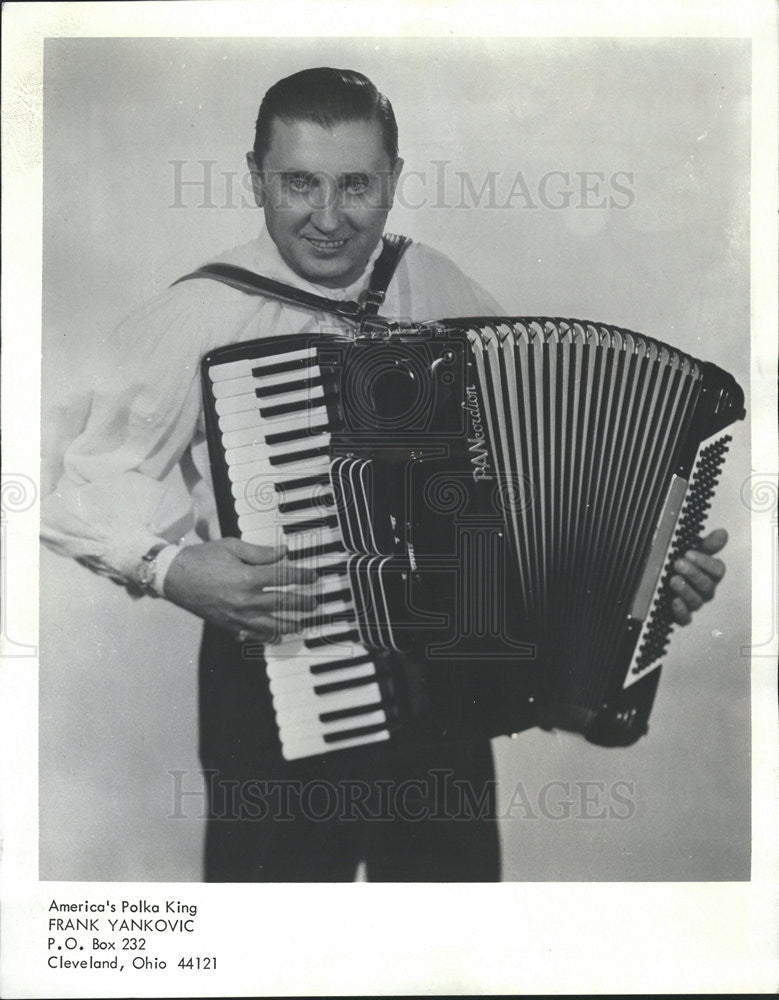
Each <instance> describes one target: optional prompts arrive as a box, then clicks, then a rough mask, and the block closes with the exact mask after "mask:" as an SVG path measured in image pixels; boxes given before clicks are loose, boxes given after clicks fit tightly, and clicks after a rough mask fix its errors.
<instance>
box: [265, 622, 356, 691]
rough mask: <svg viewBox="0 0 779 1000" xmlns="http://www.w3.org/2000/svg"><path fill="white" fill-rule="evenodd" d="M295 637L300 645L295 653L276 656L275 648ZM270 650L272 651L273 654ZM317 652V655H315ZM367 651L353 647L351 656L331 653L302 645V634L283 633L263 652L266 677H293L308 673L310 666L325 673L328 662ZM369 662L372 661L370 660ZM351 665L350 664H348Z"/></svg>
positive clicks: (341, 661)
mask: <svg viewBox="0 0 779 1000" xmlns="http://www.w3.org/2000/svg"><path fill="white" fill-rule="evenodd" d="M293 638H294V639H296V640H298V641H299V643H300V645H299V647H297V649H298V651H297V653H291V654H290V655H286V654H284V655H281V656H276V655H275V650H278V649H280V648H281V647H282V646H285V645H289V646H291V645H292V644H291V643H288V640H290V639H293ZM271 650H273V651H274V653H273V655H269V654H271ZM315 654H318V655H315ZM368 655H369V654H368V651H367V649H365V648H364V647H362V646H361V647H359V648H358V649H355V651H354V653H352V655H351V656H348V657H344V656H341V655H339V654H335V655H334V654H333V652H332V650H331V649H330V648H329V647H322V648H321V649H314V650H310V649H307V648H306V646H305V645H304V634H303V633H299V634H297V635H294V636H292V635H285V636H284V637H283V639H282V641H281V642H280V643H276V644H275V645H274V646H272V647H271V646H269V647H268V649H267V650H266V653H265V666H266V670H267V674H268V677H270V678H271V679H272V680H275V679H282V678H284V677H294V676H296V675H297V674H310V672H311V669H312V667H316V668H317V670H324V672H325V673H327V667H328V664H340V663H343V664H345V663H347V662H348V661H349V660H351V659H356V658H357V657H364V656H368ZM370 662H371V663H373V662H374V661H373V660H371V661H370ZM349 665H350V666H351V664H349ZM333 669H334V670H340V669H341V668H340V666H336V667H333ZM322 676H324V674H322Z"/></svg>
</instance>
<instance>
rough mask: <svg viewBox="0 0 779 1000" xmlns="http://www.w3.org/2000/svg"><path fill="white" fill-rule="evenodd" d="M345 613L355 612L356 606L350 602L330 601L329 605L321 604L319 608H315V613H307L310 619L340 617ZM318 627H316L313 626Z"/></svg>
mask: <svg viewBox="0 0 779 1000" xmlns="http://www.w3.org/2000/svg"><path fill="white" fill-rule="evenodd" d="M344 611H351V612H354V604H353V603H352V602H351V600H349V601H328V602H327V604H320V605H319V607H317V608H315V609H314V610H313V611H309V612H307V614H308V617H310V618H314V619H316V618H320V620H321V619H322V618H325V617H327V616H328V615H340V614H341V613H342V612H344ZM312 627H316V626H312Z"/></svg>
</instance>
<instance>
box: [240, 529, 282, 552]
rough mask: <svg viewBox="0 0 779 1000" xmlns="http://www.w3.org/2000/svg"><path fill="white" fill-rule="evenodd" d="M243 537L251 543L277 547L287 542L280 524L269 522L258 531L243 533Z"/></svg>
mask: <svg viewBox="0 0 779 1000" xmlns="http://www.w3.org/2000/svg"><path fill="white" fill-rule="evenodd" d="M241 539H242V540H243V541H244V542H249V543H250V544H251V545H266V546H269V547H271V548H277V547H278V546H281V545H284V543H285V540H284V532H283V531H282V529H281V526H280V525H279V524H268V525H266V526H265V527H264V528H258V529H257V530H256V531H247V532H245V533H244V534H242V535H241Z"/></svg>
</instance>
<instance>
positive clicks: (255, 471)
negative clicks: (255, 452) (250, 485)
mask: <svg viewBox="0 0 779 1000" xmlns="http://www.w3.org/2000/svg"><path fill="white" fill-rule="evenodd" d="M271 468H272V467H271V465H270V464H269V462H268V459H267V458H263V459H258V460H257V461H255V462H244V463H242V464H241V465H236V466H235V468H229V467H228V469H227V475H228V476H229V478H230V482H231V483H233V484H235V485H238V484H239V483H240V484H245V483H246V482H247V480H249V479H254V478H255V476H259V477H261V480H262V481H264V482H270V481H272V473H271ZM244 494H245V490H244Z"/></svg>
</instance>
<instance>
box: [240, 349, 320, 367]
mask: <svg viewBox="0 0 779 1000" xmlns="http://www.w3.org/2000/svg"><path fill="white" fill-rule="evenodd" d="M315 357H316V348H315V347H302V348H301V349H300V350H298V351H285V352H284V353H283V354H272V355H268V356H267V357H265V358H257V360H256V361H253V362H252V368H262V367H263V366H265V367H267V366H269V365H277V364H282V363H284V362H286V361H303V360H305V359H307V358H315Z"/></svg>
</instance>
